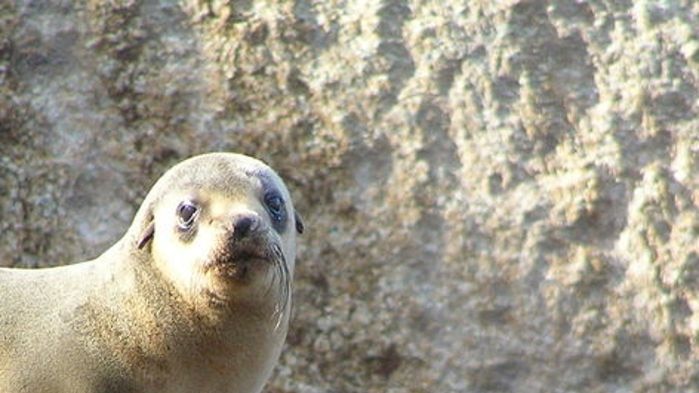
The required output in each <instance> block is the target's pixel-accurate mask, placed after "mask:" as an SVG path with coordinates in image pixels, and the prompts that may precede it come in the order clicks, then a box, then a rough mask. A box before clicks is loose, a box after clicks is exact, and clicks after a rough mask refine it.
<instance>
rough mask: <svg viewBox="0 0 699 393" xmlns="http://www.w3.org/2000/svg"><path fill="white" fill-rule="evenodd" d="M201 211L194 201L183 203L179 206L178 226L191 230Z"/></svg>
mask: <svg viewBox="0 0 699 393" xmlns="http://www.w3.org/2000/svg"><path fill="white" fill-rule="evenodd" d="M198 211H199V209H198V208H197V206H196V205H195V204H194V202H192V201H184V202H181V203H180V204H179V205H178V206H177V225H178V226H179V227H180V228H181V229H185V230H186V229H189V228H191V227H192V224H193V223H194V219H195V218H197V212H198Z"/></svg>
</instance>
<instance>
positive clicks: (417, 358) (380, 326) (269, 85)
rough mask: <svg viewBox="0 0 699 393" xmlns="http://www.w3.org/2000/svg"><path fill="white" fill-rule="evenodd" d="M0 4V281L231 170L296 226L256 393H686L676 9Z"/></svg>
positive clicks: (691, 103) (689, 314)
mask: <svg viewBox="0 0 699 393" xmlns="http://www.w3.org/2000/svg"><path fill="white" fill-rule="evenodd" d="M76 3H80V4H74V2H72V1H53V2H42V1H33V0H20V1H15V2H12V1H11V2H9V3H7V2H2V3H0V142H1V143H0V217H2V220H0V231H1V232H2V236H1V237H0V264H2V265H6V266H8V265H14V266H44V265H47V264H59V263H69V262H74V261H78V260H83V259H87V258H91V257H94V256H96V255H98V254H99V253H100V252H101V251H102V250H104V249H105V248H106V247H107V246H108V245H109V244H111V243H112V242H113V241H115V240H116V239H118V238H119V237H120V236H121V234H122V233H123V231H124V230H125V229H126V228H127V227H128V225H129V222H130V220H131V218H132V215H133V214H134V212H135V210H136V208H137V207H138V205H139V204H140V201H141V198H142V197H143V196H144V195H145V193H146V192H147V190H148V188H149V187H150V185H151V184H152V182H153V181H155V179H157V177H158V176H159V175H160V174H161V173H162V172H163V171H164V170H165V169H166V168H168V167H169V166H170V165H172V164H174V163H175V162H177V161H179V160H181V159H183V158H185V157H187V156H189V155H192V154H196V153H201V152H206V151H212V150H232V151H238V152H242V153H246V154H251V155H255V156H257V157H259V158H261V159H264V160H265V161H267V162H268V163H270V165H272V166H273V167H274V168H276V169H277V170H278V172H280V174H281V175H282V177H284V178H285V179H286V181H287V183H288V185H289V187H290V189H291V190H292V193H293V195H294V197H295V199H296V201H297V202H296V203H297V205H298V208H299V210H300V211H301V212H302V214H303V215H304V217H305V221H306V226H307V229H308V231H307V233H306V234H305V235H304V236H303V238H302V242H301V247H300V255H299V263H298V270H297V276H296V280H295V282H296V289H295V302H296V304H295V317H294V321H293V324H292V327H291V331H290V334H289V339H288V345H287V348H286V349H285V351H284V354H283V355H282V358H281V361H280V365H279V366H278V367H277V369H276V371H275V375H274V377H273V379H272V380H271V381H270V383H269V385H268V387H267V392H269V393H290V392H298V393H320V392H393V393H399V392H542V391H547V392H690V391H694V392H696V391H699V207H698V206H699V157H698V155H699V93H698V91H699V3H697V2H693V1H689V0H685V1H681V0H677V1H669V2H654V1H644V0H639V1H634V2H631V1H617V0H600V1H594V2H585V1H575V0H564V1H556V2H551V4H549V3H548V2H544V1H501V2H466V1H462V0H444V1H436V0H434V1H411V2H407V1H400V0H369V1H366V2H352V1H349V2H345V1H309V0H297V1H281V2H276V1H240V2H227V1H223V0H215V1H186V2H180V3H178V2H169V1H156V0H146V1H135V0H117V1H110V2H102V1H96V0H90V1H86V2H76Z"/></svg>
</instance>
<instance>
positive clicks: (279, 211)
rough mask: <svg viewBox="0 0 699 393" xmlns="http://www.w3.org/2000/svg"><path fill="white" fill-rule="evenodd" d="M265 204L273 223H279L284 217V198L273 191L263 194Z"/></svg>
mask: <svg viewBox="0 0 699 393" xmlns="http://www.w3.org/2000/svg"><path fill="white" fill-rule="evenodd" d="M265 205H267V210H268V211H269V216H270V217H271V218H272V221H274V222H275V223H281V222H283V221H284V220H285V219H286V210H284V200H283V199H282V197H281V196H280V195H279V194H277V193H274V192H271V193H268V194H267V195H265Z"/></svg>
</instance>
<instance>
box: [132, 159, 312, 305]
mask: <svg viewBox="0 0 699 393" xmlns="http://www.w3.org/2000/svg"><path fill="white" fill-rule="evenodd" d="M139 222H140V224H138V223H139ZM136 224H137V225H135V227H137V229H138V230H137V233H138V234H137V235H136V236H134V238H133V240H135V242H134V244H135V246H136V248H137V250H138V252H141V253H144V252H145V253H150V258H149V259H150V260H152V262H153V264H154V266H156V267H157V269H158V270H159V271H160V272H162V274H163V275H164V276H165V277H167V279H168V280H169V281H170V282H172V283H173V284H174V287H175V288H177V290H178V292H179V293H180V295H181V296H182V297H183V298H185V299H186V300H188V301H190V302H192V303H193V305H195V306H200V305H202V304H204V305H206V306H209V307H214V308H226V307H228V306H231V305H234V304H240V303H246V302H248V303H249V302H253V301H254V302H255V304H258V303H260V301H261V299H269V300H270V304H271V305H273V306H274V309H275V310H276V311H277V312H279V311H283V309H284V308H286V305H287V303H288V301H289V296H290V288H291V279H292V275H293V272H294V263H295V254H296V233H301V232H302V231H303V224H302V222H301V220H300V218H299V216H298V214H296V213H295V210H294V206H293V204H292V201H291V197H290V195H289V191H288V190H287V188H286V186H285V185H284V183H283V182H282V180H281V179H280V178H279V176H278V175H277V174H276V173H275V172H274V171H273V170H272V169H271V168H270V167H268V166H267V165H265V164H264V163H262V162H260V161H258V160H256V159H254V158H251V157H248V156H244V155H240V154H233V153H211V154H205V155H201V156H196V157H193V158H190V159H188V160H185V161H183V162H181V163H180V164H178V165H176V166H174V167H173V168H172V169H170V170H169V171H168V172H166V173H165V174H164V175H163V176H162V177H161V178H160V179H159V180H158V182H157V183H156V184H155V185H154V186H153V188H152V189H151V191H150V192H149V194H148V196H147V197H146V200H145V201H144V203H143V205H142V207H141V210H140V211H139V213H138V215H137V217H136ZM270 292H272V293H273V295H269V294H270ZM265 295H266V296H265ZM280 307H281V309H280Z"/></svg>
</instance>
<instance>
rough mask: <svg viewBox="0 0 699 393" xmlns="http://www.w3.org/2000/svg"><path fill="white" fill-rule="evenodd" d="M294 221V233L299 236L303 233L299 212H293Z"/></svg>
mask: <svg viewBox="0 0 699 393" xmlns="http://www.w3.org/2000/svg"><path fill="white" fill-rule="evenodd" d="M294 221H295V222H296V232H298V233H299V234H302V233H303V220H301V216H300V215H299V212H297V211H294Z"/></svg>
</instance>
